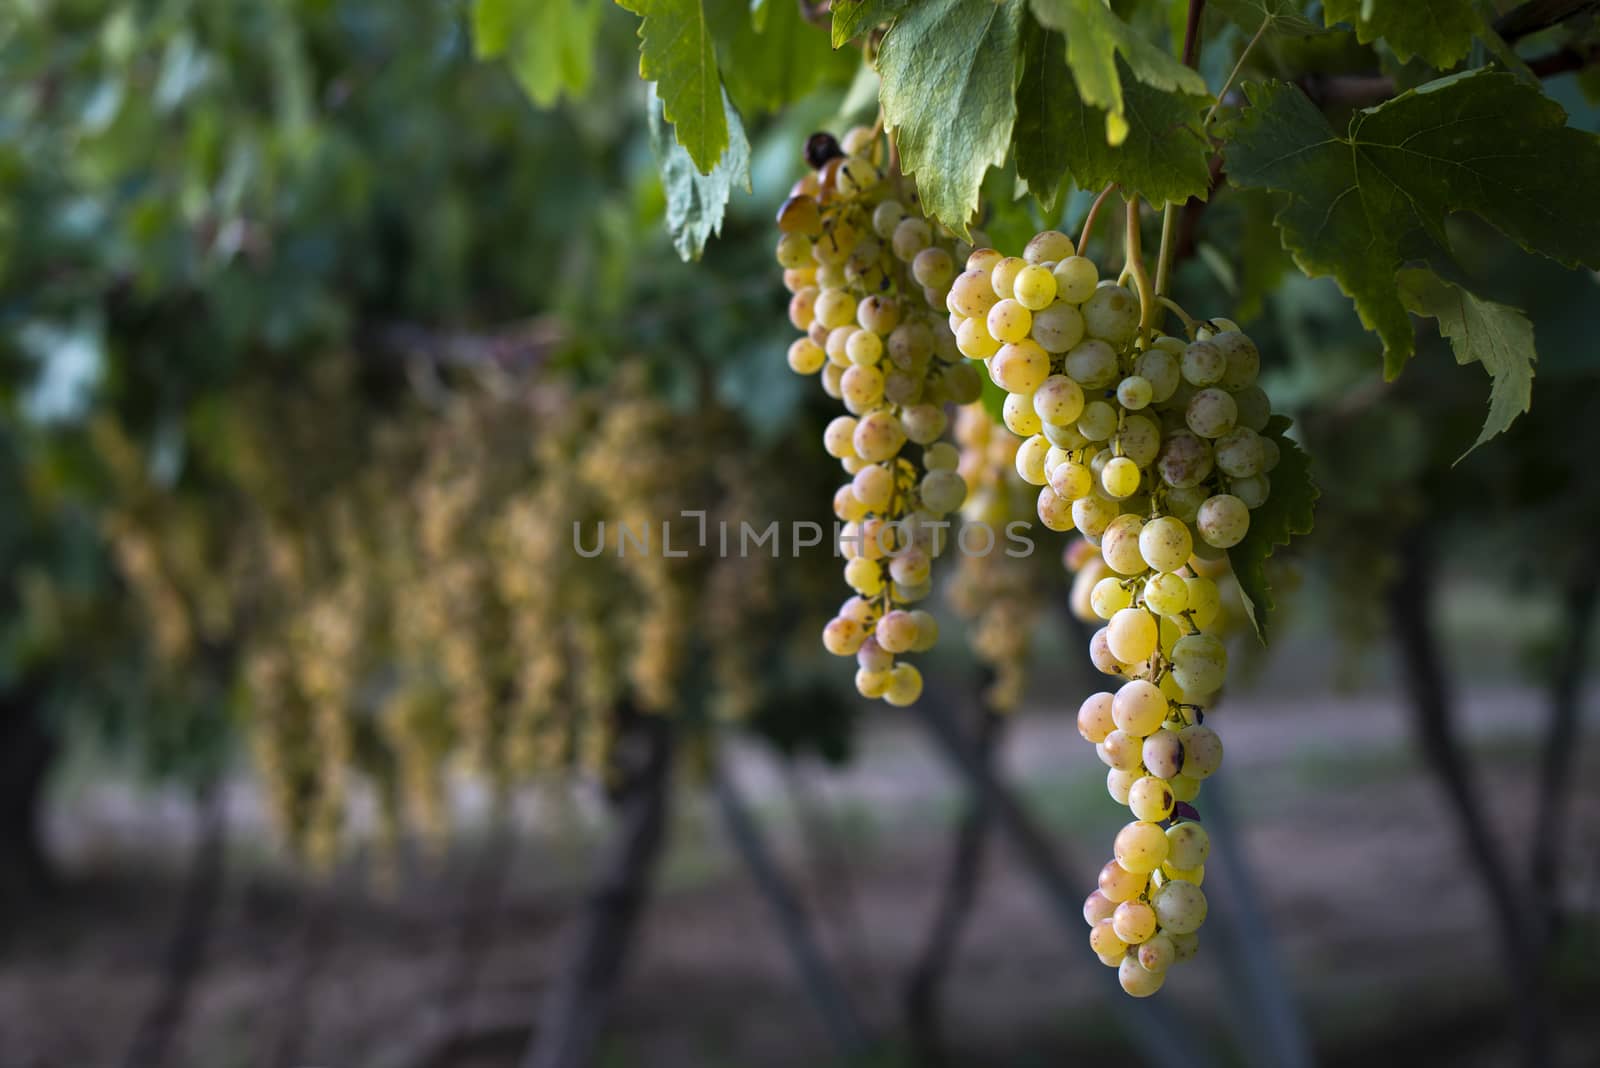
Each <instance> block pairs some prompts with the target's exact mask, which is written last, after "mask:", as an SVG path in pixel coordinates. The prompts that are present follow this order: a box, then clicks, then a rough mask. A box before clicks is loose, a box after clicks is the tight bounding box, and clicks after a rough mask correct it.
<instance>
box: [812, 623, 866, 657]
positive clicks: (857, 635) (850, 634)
mask: <svg viewBox="0 0 1600 1068" xmlns="http://www.w3.org/2000/svg"><path fill="white" fill-rule="evenodd" d="M865 639H866V633H865V632H864V631H863V630H862V629H861V624H859V623H857V622H856V621H855V620H853V619H845V618H844V617H842V616H835V617H834V618H833V619H830V620H829V621H828V625H827V626H825V627H823V628H822V644H823V646H824V647H825V648H826V649H827V650H828V652H830V653H832V654H833V655H834V656H854V655H855V652H856V650H857V649H859V648H861V643H862V641H864V640H865Z"/></svg>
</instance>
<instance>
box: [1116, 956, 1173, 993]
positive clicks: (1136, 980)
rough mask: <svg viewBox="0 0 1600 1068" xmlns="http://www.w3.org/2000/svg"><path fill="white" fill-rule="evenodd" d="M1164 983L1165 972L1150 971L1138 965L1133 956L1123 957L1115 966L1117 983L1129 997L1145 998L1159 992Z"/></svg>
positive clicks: (1137, 960)
mask: <svg viewBox="0 0 1600 1068" xmlns="http://www.w3.org/2000/svg"><path fill="white" fill-rule="evenodd" d="M1166 981H1167V973H1166V972H1160V971H1155V972H1153V971H1151V970H1150V969H1148V968H1146V967H1145V966H1144V965H1142V964H1140V963H1139V958H1138V957H1137V956H1135V955H1132V954H1130V955H1128V956H1125V957H1123V958H1122V960H1121V961H1119V962H1118V964H1117V982H1118V983H1120V984H1121V985H1122V990H1123V993H1125V994H1127V995H1128V996H1129V997H1136V998H1147V997H1149V996H1151V995H1152V994H1154V993H1156V991H1158V990H1160V989H1161V987H1162V985H1163V984H1164V983H1165V982H1166Z"/></svg>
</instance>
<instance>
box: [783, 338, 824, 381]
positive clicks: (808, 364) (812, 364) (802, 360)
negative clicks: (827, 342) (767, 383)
mask: <svg viewBox="0 0 1600 1068" xmlns="http://www.w3.org/2000/svg"><path fill="white" fill-rule="evenodd" d="M827 362H828V354H827V353H826V352H824V351H823V350H822V348H821V347H820V346H818V345H817V343H816V342H815V341H812V340H811V339H810V338H808V337H802V338H796V339H795V340H794V341H793V342H792V343H791V344H790V345H789V370H791V371H793V372H794V373H795V374H797V375H814V374H816V373H817V372H818V371H820V370H822V365H823V364H825V363H827Z"/></svg>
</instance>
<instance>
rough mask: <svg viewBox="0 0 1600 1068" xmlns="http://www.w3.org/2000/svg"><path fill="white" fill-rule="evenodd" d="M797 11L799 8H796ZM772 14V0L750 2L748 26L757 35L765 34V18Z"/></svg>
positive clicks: (752, 0) (751, 0)
mask: <svg viewBox="0 0 1600 1068" xmlns="http://www.w3.org/2000/svg"><path fill="white" fill-rule="evenodd" d="M796 10H797V11H798V10H799V8H798V7H796ZM771 13H772V0H750V25H751V26H754V27H755V31H756V32H757V33H766V32H767V16H768V15H769V14H771Z"/></svg>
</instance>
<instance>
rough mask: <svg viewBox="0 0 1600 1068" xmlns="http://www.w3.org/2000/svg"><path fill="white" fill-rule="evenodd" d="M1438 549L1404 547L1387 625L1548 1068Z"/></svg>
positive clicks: (1421, 733) (1515, 896) (1515, 894)
mask: <svg viewBox="0 0 1600 1068" xmlns="http://www.w3.org/2000/svg"><path fill="white" fill-rule="evenodd" d="M1436 552H1437V550H1436V548H1435V547H1434V546H1433V545H1432V544H1431V542H1430V540H1429V538H1428V536H1427V532H1426V531H1424V530H1421V529H1417V530H1413V531H1411V532H1410V533H1409V534H1407V535H1405V537H1404V539H1403V540H1402V542H1401V545H1400V560H1399V562H1398V563H1399V571H1398V576H1399V577H1398V578H1397V579H1396V580H1395V582H1394V584H1393V585H1392V586H1391V587H1390V588H1389V593H1388V601H1389V618H1390V622H1391V624H1392V626H1393V630H1394V638H1395V641H1396V643H1397V645H1398V646H1399V659H1400V667H1401V670H1402V674H1403V676H1404V682H1405V688H1406V690H1407V692H1408V694H1409V695H1410V699H1411V709H1412V713H1413V715H1414V716H1415V728H1416V734H1417V744H1418V746H1419V747H1420V749H1421V750H1422V757H1423V760H1424V761H1425V762H1426V763H1427V765H1428V767H1429V769H1430V770H1431V771H1432V772H1433V774H1434V777H1435V778H1436V779H1437V780H1438V782H1439V787H1440V788H1441V789H1442V790H1443V791H1444V795H1445V799H1446V801H1447V803H1448V811H1449V814H1450V817H1451V819H1452V821H1453V822H1454V824H1455V828H1456V832H1457V833H1458V834H1459V835H1460V837H1461V844H1462V846H1463V847H1464V848H1465V850H1466V853H1467V859H1468V861H1469V863H1470V864H1471V867H1472V873H1473V875H1474V876H1476V878H1477V880H1478V882H1479V884H1480V886H1481V888H1482V890H1483V892H1484V895H1485V896H1486V897H1487V898H1488V902H1489V911H1490V915H1491V919H1492V921H1493V924H1494V931H1495V937H1496V940H1497V941H1498V942H1499V948H1500V957H1501V967H1502V968H1503V969H1504V971H1505V975H1506V977H1507V979H1508V980H1509V985H1510V987H1511V999H1512V1005H1513V1010H1514V1012H1515V1014H1516V1023H1517V1031H1518V1034H1519V1036H1520V1040H1521V1045H1522V1053H1523V1059H1524V1062H1525V1063H1526V1064H1527V1065H1529V1068H1543V1066H1544V1065H1546V1064H1548V1063H1549V1032H1548V1029H1547V1028H1546V1026H1545V1021H1544V1020H1543V1018H1542V1017H1543V1010H1542V1008H1541V990H1540V982H1541V976H1540V970H1539V968H1538V967H1537V963H1536V958H1537V952H1536V951H1534V952H1531V951H1530V950H1536V947H1537V945H1538V943H1537V941H1536V939H1535V937H1534V935H1533V932H1532V930H1531V925H1530V924H1528V923H1527V922H1526V919H1525V914H1524V912H1523V905H1524V896H1523V894H1522V893H1521V892H1520V890H1519V888H1518V886H1517V885H1516V882H1515V880H1514V879H1513V877H1512V874H1511V867H1510V865H1509V863H1508V862H1507V860H1506V857H1505V854H1504V853H1503V852H1502V851H1501V848H1500V844H1499V842H1498V841H1497V840H1496V839H1495V837H1494V835H1493V833H1492V831H1491V830H1490V827H1489V823H1488V820H1487V816H1486V813H1485V812H1484V806H1483V803H1482V800H1481V798H1482V794H1481V793H1480V792H1479V790H1478V787H1477V783H1476V781H1475V779H1474V776H1473V774H1472V769H1471V766H1470V764H1469V763H1468V760H1467V757H1466V754H1465V753H1463V752H1462V747H1461V741H1460V739H1459V737H1458V736H1457V733H1456V724H1455V699H1454V694H1452V693H1451V690H1450V678H1449V675H1448V672H1447V669H1446V668H1445V665H1444V661H1443V657H1442V656H1441V654H1440V651H1439V642H1438V633H1437V631H1436V629H1435V625H1434V618H1433V596H1434V561H1435V559H1436Z"/></svg>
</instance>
